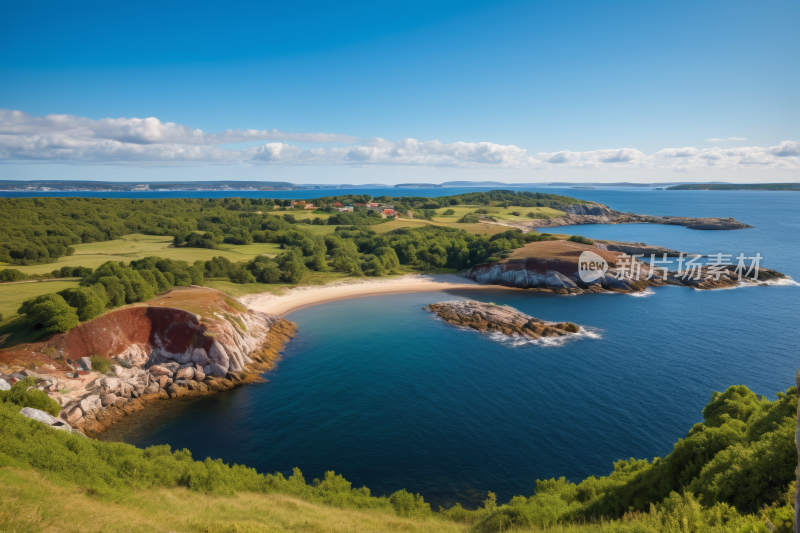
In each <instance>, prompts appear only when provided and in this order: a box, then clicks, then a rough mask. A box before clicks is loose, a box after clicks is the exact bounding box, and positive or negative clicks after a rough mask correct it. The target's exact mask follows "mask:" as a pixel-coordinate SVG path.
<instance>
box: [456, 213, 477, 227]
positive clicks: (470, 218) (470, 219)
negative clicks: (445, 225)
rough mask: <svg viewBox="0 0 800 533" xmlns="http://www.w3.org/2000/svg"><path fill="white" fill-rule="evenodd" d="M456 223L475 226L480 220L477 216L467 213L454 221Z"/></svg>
mask: <svg viewBox="0 0 800 533" xmlns="http://www.w3.org/2000/svg"><path fill="white" fill-rule="evenodd" d="M456 222H458V223H461V224H475V223H477V222H480V219H479V218H478V215H473V214H472V213H467V214H466V215H464V216H463V217H461V218H459V219H458V220H456Z"/></svg>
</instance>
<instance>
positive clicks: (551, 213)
mask: <svg viewBox="0 0 800 533" xmlns="http://www.w3.org/2000/svg"><path fill="white" fill-rule="evenodd" d="M447 209H452V210H453V211H455V214H453V215H443V214H442V213H444V212H445V211H447ZM477 209H485V210H487V211H488V212H489V213H488V215H489V216H492V217H494V218H496V219H498V220H509V221H529V220H531V218H530V217H528V216H526V215H527V214H528V213H535V214H536V215H537V218H548V219H549V218H556V217H560V216H562V215H564V212H563V211H558V210H556V209H551V208H549V207H516V206H512V207H501V206H494V207H489V206H481V205H456V206H452V207H449V208H447V207H443V208H440V209H437V210H436V213H437V215H436V216H434V217H433V220H434V221H435V222H442V223H448V222H455V221H456V220H458V219H459V218H461V217H463V216H464V215H466V214H467V213H474V212H475V210H477ZM512 212H519V213H520V214H521V216H515V215H512V214H511V213H512ZM456 227H457V226H456Z"/></svg>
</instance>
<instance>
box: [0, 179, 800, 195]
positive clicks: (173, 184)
mask: <svg viewBox="0 0 800 533" xmlns="http://www.w3.org/2000/svg"><path fill="white" fill-rule="evenodd" d="M448 187H486V188H493V189H497V188H499V187H502V188H514V189H517V188H522V187H536V188H546V187H563V188H571V189H584V190H591V189H595V188H601V187H636V188H646V187H659V188H658V189H656V190H664V189H662V187H663V188H666V189H667V190H769V191H798V190H800V183H766V184H735V183H721V182H711V183H686V182H664V183H630V182H616V183H580V182H542V183H502V182H499V181H445V182H443V183H440V184H437V183H398V184H397V185H390V184H382V183H367V184H353V183H327V184H326V183H290V182H288V181H169V182H153V181H130V182H119V181H94V180H31V181H25V180H0V192H117V193H119V192H141V193H148V192H159V191H160V192H164V191H169V192H179V191H212V192H218V191H248V192H256V191H261V192H264V191H303V190H332V189H376V188H385V189H390V188H397V189H441V188H448Z"/></svg>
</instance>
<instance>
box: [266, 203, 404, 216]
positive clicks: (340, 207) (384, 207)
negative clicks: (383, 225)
mask: <svg viewBox="0 0 800 533" xmlns="http://www.w3.org/2000/svg"><path fill="white" fill-rule="evenodd" d="M289 208H290V209H296V210H305V211H326V212H330V211H333V210H334V209H336V210H337V211H339V212H340V213H348V212H353V211H356V210H358V211H361V210H368V211H375V212H377V213H380V215H381V218H388V217H396V216H397V215H398V213H397V212H396V211H395V209H394V205H390V204H379V203H377V202H369V203H352V204H348V205H345V204H342V203H340V202H332V203H330V204H327V205H325V206H315V205H314V204H313V203H310V202H306V201H305V200H290V202H289ZM273 209H281V206H279V205H275V207H273ZM408 218H414V214H413V213H411V212H410V211H409V212H408Z"/></svg>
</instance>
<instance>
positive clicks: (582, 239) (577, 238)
mask: <svg viewBox="0 0 800 533" xmlns="http://www.w3.org/2000/svg"><path fill="white" fill-rule="evenodd" d="M567 240H569V241H572V242H577V243H580V244H588V245H589V246H592V245H594V241H593V240H591V239H587V238H586V237H581V236H580V235H573V236H572V237H570V238H569V239H567Z"/></svg>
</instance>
